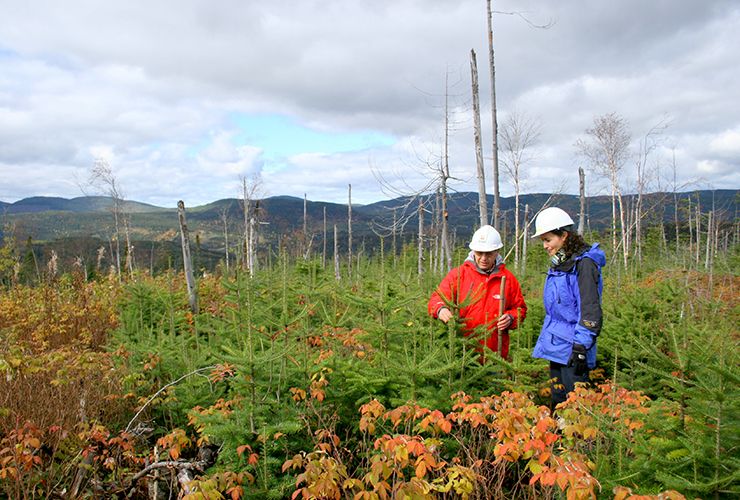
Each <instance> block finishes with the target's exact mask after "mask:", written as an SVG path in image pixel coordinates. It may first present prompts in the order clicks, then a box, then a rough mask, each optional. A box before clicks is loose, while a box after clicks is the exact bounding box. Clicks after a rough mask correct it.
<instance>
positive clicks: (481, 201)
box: [470, 49, 498, 227]
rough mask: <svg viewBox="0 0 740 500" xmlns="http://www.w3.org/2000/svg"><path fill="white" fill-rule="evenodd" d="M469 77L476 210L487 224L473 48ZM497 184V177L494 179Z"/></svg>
mask: <svg viewBox="0 0 740 500" xmlns="http://www.w3.org/2000/svg"><path fill="white" fill-rule="evenodd" d="M470 79H471V83H472V92H473V137H474V139H475V165H476V173H477V177H478V210H479V213H480V225H481V227H482V226H485V225H486V224H488V200H487V199H486V176H485V170H484V167H483V145H482V144H481V133H480V101H479V98H478V62H477V60H476V57H475V50H473V49H471V50H470ZM496 184H498V179H496Z"/></svg>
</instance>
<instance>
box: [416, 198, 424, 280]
mask: <svg viewBox="0 0 740 500" xmlns="http://www.w3.org/2000/svg"><path fill="white" fill-rule="evenodd" d="M417 252H418V254H417V259H416V269H417V272H418V273H419V277H421V275H422V274H423V273H424V202H423V201H422V199H421V198H419V241H418V246H417Z"/></svg>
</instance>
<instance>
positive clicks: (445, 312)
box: [437, 307, 452, 323]
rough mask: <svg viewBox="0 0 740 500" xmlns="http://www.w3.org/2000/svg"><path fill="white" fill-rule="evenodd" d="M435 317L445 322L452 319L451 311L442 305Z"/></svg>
mask: <svg viewBox="0 0 740 500" xmlns="http://www.w3.org/2000/svg"><path fill="white" fill-rule="evenodd" d="M437 318H439V320H440V321H441V322H442V323H447V322H448V321H450V320H451V319H452V311H450V310H449V309H447V308H446V307H443V308H442V309H440V310H439V312H438V313H437Z"/></svg>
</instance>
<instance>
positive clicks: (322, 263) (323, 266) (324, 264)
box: [321, 207, 326, 269]
mask: <svg viewBox="0 0 740 500" xmlns="http://www.w3.org/2000/svg"><path fill="white" fill-rule="evenodd" d="M321 268H322V269H326V207H324V248H323V250H322V252H321Z"/></svg>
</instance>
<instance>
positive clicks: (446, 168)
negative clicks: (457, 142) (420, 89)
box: [440, 74, 452, 271]
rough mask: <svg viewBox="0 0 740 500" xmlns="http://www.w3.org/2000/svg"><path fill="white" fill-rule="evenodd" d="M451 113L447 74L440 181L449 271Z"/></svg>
mask: <svg viewBox="0 0 740 500" xmlns="http://www.w3.org/2000/svg"><path fill="white" fill-rule="evenodd" d="M449 147H450V113H449V92H448V74H445V139H444V151H443V154H442V172H441V176H440V177H441V179H440V188H441V189H440V190H441V194H442V241H441V243H442V253H443V255H444V256H445V260H446V261H447V270H448V271H449V270H450V269H452V249H451V246H450V227H449V224H448V211H447V179H449V178H450V149H449Z"/></svg>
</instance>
